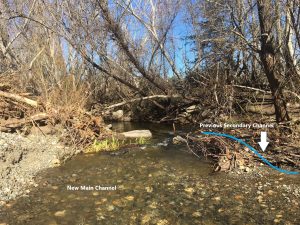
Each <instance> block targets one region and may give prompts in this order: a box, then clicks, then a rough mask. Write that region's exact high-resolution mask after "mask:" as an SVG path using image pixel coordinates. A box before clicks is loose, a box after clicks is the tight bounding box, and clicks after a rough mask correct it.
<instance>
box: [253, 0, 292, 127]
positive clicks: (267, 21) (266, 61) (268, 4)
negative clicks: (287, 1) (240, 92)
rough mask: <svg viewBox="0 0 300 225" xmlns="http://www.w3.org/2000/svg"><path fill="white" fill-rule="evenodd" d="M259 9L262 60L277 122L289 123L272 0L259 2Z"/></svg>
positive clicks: (260, 0)
mask: <svg viewBox="0 0 300 225" xmlns="http://www.w3.org/2000/svg"><path fill="white" fill-rule="evenodd" d="M257 9H258V17H259V24H260V31H261V40H260V42H261V50H260V58H261V61H262V64H263V67H264V71H265V73H266V76H267V79H268V81H269V84H270V88H271V92H272V95H273V100H274V107H275V114H276V121H277V122H284V121H288V120H289V119H290V118H289V115H288V111H287V107H286V101H285V97H284V95H283V90H282V89H283V87H282V84H281V82H280V77H279V76H280V74H279V73H278V71H277V70H276V64H277V63H280V62H278V60H277V58H276V52H275V48H274V36H273V35H272V28H273V21H274V20H273V17H272V9H273V7H272V0H257Z"/></svg>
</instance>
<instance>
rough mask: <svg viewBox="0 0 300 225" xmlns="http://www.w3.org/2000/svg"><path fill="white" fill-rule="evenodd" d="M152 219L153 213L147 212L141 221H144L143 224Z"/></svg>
mask: <svg viewBox="0 0 300 225" xmlns="http://www.w3.org/2000/svg"><path fill="white" fill-rule="evenodd" d="M150 219H151V215H149V214H146V215H145V216H143V218H142V221H141V222H142V224H146V223H148V222H149V221H150Z"/></svg>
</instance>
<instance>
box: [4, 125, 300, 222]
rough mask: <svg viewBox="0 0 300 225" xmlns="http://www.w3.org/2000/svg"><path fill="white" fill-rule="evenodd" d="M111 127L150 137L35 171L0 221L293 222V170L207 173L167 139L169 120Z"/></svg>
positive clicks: (297, 197)
mask: <svg viewBox="0 0 300 225" xmlns="http://www.w3.org/2000/svg"><path fill="white" fill-rule="evenodd" d="M113 128H114V130H117V131H124V130H132V129H150V130H151V131H152V133H153V140H152V141H151V142H150V143H148V144H147V145H145V146H140V147H136V148H132V149H128V150H129V151H128V152H127V153H126V154H120V155H109V154H89V155H79V156H77V157H75V158H73V159H72V160H70V161H69V162H67V163H66V164H65V165H63V166H61V167H58V168H53V169H48V170H46V171H44V172H42V173H41V174H40V176H39V178H38V180H37V182H38V184H39V186H38V187H36V188H34V189H32V190H31V192H30V193H29V194H28V196H25V197H21V198H19V199H18V200H16V201H14V202H11V203H9V204H8V205H7V206H6V208H3V209H2V211H1V212H0V224H2V223H3V224H11V225H15V224H37V225H43V224H47V225H50V224H51V225H55V224H78V225H79V224H114V225H115V224H116V225H119V224H120V225H126V224H159V225H166V224H170V225H175V224H187V225H189V224H205V225H206V224H300V191H299V190H300V178H299V176H288V175H282V174H278V173H275V172H274V173H271V175H260V173H256V172H253V173H250V174H249V173H244V174H241V175H236V174H232V173H213V172H212V165H211V163H210V162H209V161H207V160H205V159H199V158H197V157H195V156H194V155H193V154H191V153H190V152H188V149H187V148H186V147H185V146H178V145H173V144H172V138H173V136H174V135H173V133H172V127H171V126H162V125H149V124H148V125H140V126H137V125H134V124H131V123H124V124H122V123H120V124H115V125H114V127H113ZM264 168H266V167H265V166H263V167H262V169H264ZM266 169H267V168H266ZM83 186H85V189H86V190H68V189H70V187H73V188H76V187H78V188H79V189H80V188H81V187H83ZM98 186H101V187H112V188H114V187H116V190H96V187H98ZM68 187H69V188H68ZM93 188H94V190H92V189H93Z"/></svg>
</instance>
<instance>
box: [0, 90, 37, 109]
mask: <svg viewBox="0 0 300 225" xmlns="http://www.w3.org/2000/svg"><path fill="white" fill-rule="evenodd" d="M0 97H4V98H9V99H12V100H15V101H17V102H21V103H25V104H27V105H29V106H31V107H34V108H36V107H38V103H37V101H34V100H32V99H29V98H26V97H22V96H20V95H17V94H12V93H7V92H3V91H0Z"/></svg>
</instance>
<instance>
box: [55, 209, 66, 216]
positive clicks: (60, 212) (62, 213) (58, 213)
mask: <svg viewBox="0 0 300 225" xmlns="http://www.w3.org/2000/svg"><path fill="white" fill-rule="evenodd" d="M65 215H66V210H62V211H57V212H56V213H54V216H56V217H64V216H65Z"/></svg>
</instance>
